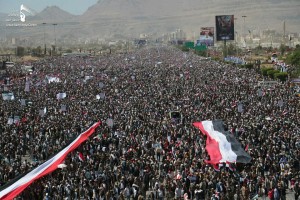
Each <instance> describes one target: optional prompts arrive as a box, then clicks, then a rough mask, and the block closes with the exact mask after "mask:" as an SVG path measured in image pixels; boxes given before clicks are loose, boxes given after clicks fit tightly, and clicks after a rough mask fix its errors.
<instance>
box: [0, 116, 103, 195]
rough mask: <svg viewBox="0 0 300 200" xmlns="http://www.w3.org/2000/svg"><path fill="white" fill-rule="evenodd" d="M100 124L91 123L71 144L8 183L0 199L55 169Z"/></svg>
mask: <svg viewBox="0 0 300 200" xmlns="http://www.w3.org/2000/svg"><path fill="white" fill-rule="evenodd" d="M100 124H101V122H97V123H95V124H93V125H92V126H91V127H90V128H89V129H88V130H86V131H85V132H83V133H81V134H80V135H79V136H78V137H77V138H76V139H75V140H74V141H73V142H72V143H71V144H69V145H68V146H67V147H65V148H64V149H63V150H61V151H60V152H59V153H58V154H56V155H55V156H54V157H52V158H51V159H49V160H47V161H46V162H44V163H43V164H42V165H40V166H38V167H37V168H35V169H34V170H32V171H31V172H29V173H28V174H26V175H25V176H24V177H22V178H20V179H19V180H18V181H16V182H15V183H14V184H12V185H10V186H9V187H7V188H6V189H4V190H2V191H1V192H0V199H1V200H10V199H13V198H14V197H16V196H17V195H18V194H20V193H21V192H22V191H23V190H24V189H25V188H26V187H28V186H29V185H30V184H31V183H32V182H34V181H35V180H37V179H39V178H41V177H43V176H45V175H47V174H49V173H51V172H52V171H54V170H56V169H57V166H58V165H59V164H61V163H62V162H63V161H64V159H65V158H66V156H67V155H68V153H70V152H71V151H73V150H74V149H76V148H77V147H78V146H79V145H80V144H81V143H82V142H84V141H85V140H87V138H88V137H89V136H90V135H92V134H93V133H94V132H95V129H96V128H97V127H98V126H99V125H100Z"/></svg>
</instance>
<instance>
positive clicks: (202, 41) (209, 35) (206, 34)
mask: <svg viewBox="0 0 300 200" xmlns="http://www.w3.org/2000/svg"><path fill="white" fill-rule="evenodd" d="M214 32H215V31H214V27H201V29H200V38H199V45H206V46H214ZM197 45H198V41H197Z"/></svg>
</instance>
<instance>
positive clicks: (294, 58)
mask: <svg viewBox="0 0 300 200" xmlns="http://www.w3.org/2000/svg"><path fill="white" fill-rule="evenodd" d="M286 61H287V63H289V64H291V65H294V66H296V67H300V48H299V49H297V48H296V50H295V51H294V52H293V53H291V54H290V55H288V56H287V59H286Z"/></svg>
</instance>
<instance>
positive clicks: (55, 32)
mask: <svg viewBox="0 0 300 200" xmlns="http://www.w3.org/2000/svg"><path fill="white" fill-rule="evenodd" d="M52 25H53V29H54V46H56V32H55V26H56V25H57V24H52Z"/></svg>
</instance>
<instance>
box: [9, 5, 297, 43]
mask: <svg viewBox="0 0 300 200" xmlns="http://www.w3.org/2000/svg"><path fill="white" fill-rule="evenodd" d="M299 8H300V1H298V0H286V1H284V2H283V1H280V0H252V1H248V0H227V1H226V3H224V1H221V0H211V1H204V0H185V1H182V0H151V1H149V0H99V1H98V2H97V3H96V4H94V5H92V6H90V7H89V8H88V9H87V10H86V11H85V12H84V13H83V14H82V15H72V14H70V13H68V12H67V11H64V10H62V9H60V8H59V7H57V6H50V7H46V8H45V9H44V10H43V11H41V12H40V13H38V14H37V15H36V16H34V17H31V18H28V19H30V22H31V23H37V24H41V23H42V22H45V23H49V24H50V23H57V24H58V26H57V30H56V31H57V38H59V37H61V36H63V37H64V38H67V37H68V35H70V37H77V38H112V37H114V36H116V35H118V36H120V35H123V36H124V37H138V36H139V34H140V33H150V34H151V33H155V34H162V33H167V32H172V31H174V30H176V29H182V30H184V31H185V32H187V33H188V35H189V36H192V35H193V33H198V32H199V31H200V27H205V26H213V27H214V26H215V16H216V15H227V14H233V15H235V18H237V20H236V21H235V30H236V31H237V32H238V33H239V34H240V33H242V31H244V33H245V32H248V30H251V31H253V30H264V29H275V30H277V32H282V30H283V21H286V29H287V31H289V32H300V30H299V29H300V26H299V23H298V21H299V20H300V9H299ZM242 16H247V17H245V18H243V17H242ZM244 20H245V21H244ZM33 30H34V29H28V30H25V31H23V32H22V34H23V35H26V34H27V35H35V36H37V35H41V33H39V32H38V31H42V28H40V29H35V31H36V32H35V33H34V34H32V32H31V31H33ZM15 34H17V33H15ZM49 34H50V33H49Z"/></svg>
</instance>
